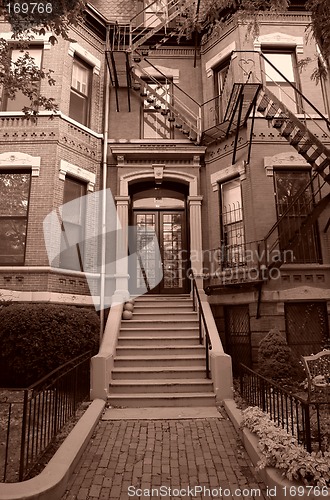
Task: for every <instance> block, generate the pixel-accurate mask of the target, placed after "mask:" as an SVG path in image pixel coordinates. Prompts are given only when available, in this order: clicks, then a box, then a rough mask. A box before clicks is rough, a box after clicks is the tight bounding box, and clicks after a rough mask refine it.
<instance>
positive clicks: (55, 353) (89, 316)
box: [0, 303, 99, 387]
mask: <svg viewBox="0 0 330 500" xmlns="http://www.w3.org/2000/svg"><path fill="white" fill-rule="evenodd" d="M98 338H99V318H98V316H97V314H96V312H95V311H94V310H92V309H88V308H80V307H75V306H69V305H55V304H17V303H15V304H11V305H9V306H8V307H4V308H2V310H1V311H0V363H1V366H2V369H1V373H0V386H2V387H4V386H5V387H27V386H28V385H30V384H32V383H34V382H35V381H37V380H38V379H40V378H41V377H43V376H45V375H47V374H48V373H49V372H51V371H52V370H54V369H55V368H58V367H59V366H60V365H62V364H63V363H65V362H67V361H69V360H70V359H73V358H74V357H76V356H79V355H80V354H83V353H84V352H86V351H88V350H91V351H92V352H93V353H95V352H96V351H97V347H98Z"/></svg>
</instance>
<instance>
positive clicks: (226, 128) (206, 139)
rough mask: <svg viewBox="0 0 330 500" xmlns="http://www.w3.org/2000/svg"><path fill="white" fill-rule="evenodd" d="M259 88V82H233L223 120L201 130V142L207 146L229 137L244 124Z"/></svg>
mask: <svg viewBox="0 0 330 500" xmlns="http://www.w3.org/2000/svg"><path fill="white" fill-rule="evenodd" d="M260 89H261V84H259V83H235V84H234V86H233V88H232V92H231V95H230V98H229V102H228V105H227V109H226V112H225V115H224V119H223V121H222V122H221V123H217V124H215V125H214V126H213V127H210V128H208V129H207V130H204V131H203V134H202V144H204V145H206V146H208V145H210V144H212V143H213V142H215V141H219V140H222V139H224V138H226V137H229V136H230V135H231V134H234V133H236V131H237V128H240V127H242V126H244V125H245V123H246V121H247V119H248V118H249V116H250V114H251V112H252V109H253V106H254V103H255V102H256V99H257V96H258V93H259V91H260Z"/></svg>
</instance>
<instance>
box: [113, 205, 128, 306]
mask: <svg viewBox="0 0 330 500" xmlns="http://www.w3.org/2000/svg"><path fill="white" fill-rule="evenodd" d="M115 201H116V206H117V215H118V221H119V224H120V226H121V227H120V228H118V231H117V234H116V274H115V278H116V291H115V296H116V297H115V300H120V297H121V298H122V300H123V301H125V300H128V299H129V291H128V278H129V274H128V206H129V202H130V197H129V196H116V197H115ZM119 296H120V297H119Z"/></svg>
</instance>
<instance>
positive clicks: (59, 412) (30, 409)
mask: <svg viewBox="0 0 330 500" xmlns="http://www.w3.org/2000/svg"><path fill="white" fill-rule="evenodd" d="M90 358H91V352H87V353H84V354H82V355H80V356H78V357H76V358H74V359H73V360H71V361H69V362H67V363H65V364H64V365H62V366H60V367H59V368H57V369H56V370H54V371H52V372H51V373H50V374H49V375H47V376H46V377H44V378H42V379H41V380H39V381H38V382H36V383H35V384H33V385H31V386H30V387H28V388H26V389H1V398H0V421H1V424H2V425H1V431H0V436H1V434H3V435H2V436H1V443H0V454H1V464H2V465H1V468H0V472H1V475H2V478H3V481H4V482H6V481H7V482H16V481H17V480H18V481H23V480H24V479H26V478H27V477H28V476H29V475H30V474H31V473H32V471H33V469H34V468H35V467H36V465H37V464H38V462H39V461H40V459H41V458H42V456H43V455H44V454H45V453H46V451H47V450H48V449H49V447H50V446H51V445H52V444H53V442H54V441H55V439H56V436H57V435H58V433H59V432H60V430H61V429H62V428H63V426H64V425H65V424H66V423H67V422H68V421H69V420H70V418H71V417H72V416H73V415H74V414H75V412H76V410H77V407H78V405H79V404H80V403H81V402H82V401H84V400H87V399H88V398H89V389H90Z"/></svg>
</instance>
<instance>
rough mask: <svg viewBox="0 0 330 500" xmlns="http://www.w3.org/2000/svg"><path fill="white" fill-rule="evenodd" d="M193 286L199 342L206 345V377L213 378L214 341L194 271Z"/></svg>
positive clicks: (191, 275)
mask: <svg viewBox="0 0 330 500" xmlns="http://www.w3.org/2000/svg"><path fill="white" fill-rule="evenodd" d="M190 279H191V287H192V297H193V309H194V311H197V313H198V329H199V343H200V344H201V345H204V347H205V370H206V377H207V378H211V375H210V350H211V349H212V343H211V339H210V334H209V330H208V327H207V321H206V318H205V314H204V311H203V305H202V301H201V298H200V295H199V292H198V286H197V283H196V280H195V277H194V275H193V273H192V272H191V274H190Z"/></svg>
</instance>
